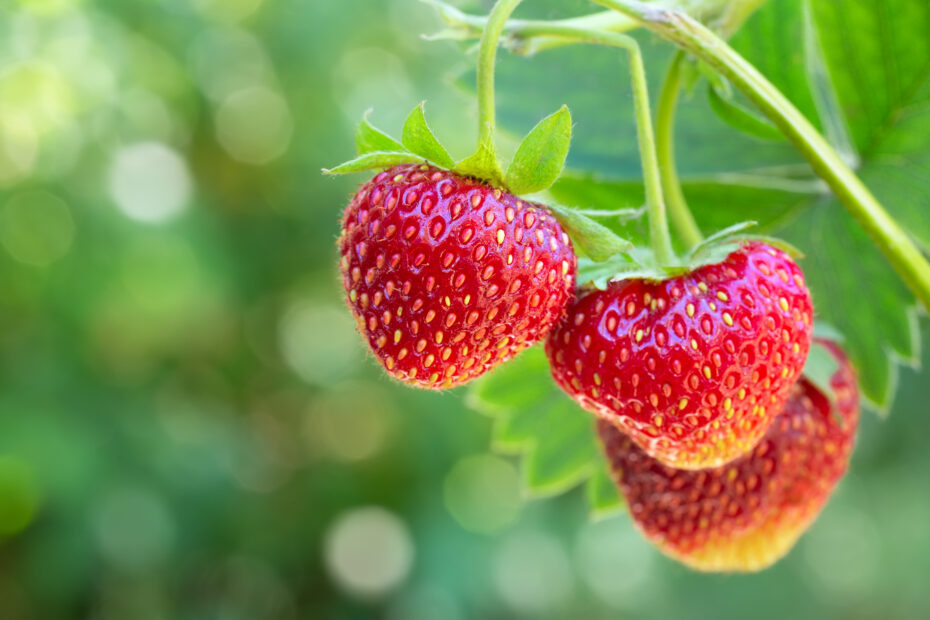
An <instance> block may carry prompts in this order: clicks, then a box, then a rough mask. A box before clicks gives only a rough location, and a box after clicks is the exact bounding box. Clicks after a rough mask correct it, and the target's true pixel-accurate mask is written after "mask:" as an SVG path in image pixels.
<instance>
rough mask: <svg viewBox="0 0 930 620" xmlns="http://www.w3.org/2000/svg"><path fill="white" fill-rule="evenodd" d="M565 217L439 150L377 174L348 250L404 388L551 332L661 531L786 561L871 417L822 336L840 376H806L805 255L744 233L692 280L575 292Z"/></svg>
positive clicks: (739, 565) (751, 559) (371, 338)
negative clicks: (437, 158)
mask: <svg viewBox="0 0 930 620" xmlns="http://www.w3.org/2000/svg"><path fill="white" fill-rule="evenodd" d="M553 212H554V211H552V210H550V209H549V208H547V207H546V206H544V205H540V204H536V203H532V202H527V201H525V200H521V199H520V198H518V197H517V196H515V195H512V194H509V193H507V192H504V191H502V190H500V189H498V188H495V187H493V186H492V185H489V184H488V183H486V182H484V181H480V180H476V179H474V178H472V177H469V176H465V175H462V174H460V173H457V172H453V171H449V170H445V169H442V168H438V167H435V166H433V165H429V164H423V163H402V164H399V165H396V166H393V167H391V168H389V169H388V170H385V171H383V172H380V173H378V174H377V175H376V176H375V177H374V178H373V179H372V180H371V181H369V182H368V183H366V184H365V185H364V186H362V188H361V189H360V190H359V191H358V193H356V195H355V196H354V197H353V198H352V200H351V202H350V204H349V206H348V208H347V209H346V211H345V215H344V218H343V221H342V234H341V236H340V239H339V243H338V245H339V250H340V253H341V262H340V268H341V273H342V278H343V282H344V285H345V289H346V294H347V298H348V305H349V308H350V309H351V311H352V313H353V314H354V316H355V318H356V320H357V322H358V327H359V331H360V332H361V333H362V335H363V336H364V338H365V340H366V341H367V343H368V345H369V346H370V348H371V351H372V352H373V354H374V356H375V358H376V359H377V360H378V361H379V362H380V363H381V365H382V366H383V367H384V368H385V370H386V371H387V372H388V373H389V374H391V375H392V376H393V377H395V378H396V379H398V380H400V381H402V382H404V383H406V384H409V385H412V386H415V387H420V388H427V389H444V388H449V387H453V386H456V385H460V384H463V383H466V382H468V381H470V380H472V379H474V378H476V377H478V376H480V375H482V374H483V373H485V372H487V371H489V370H490V369H492V368H494V367H495V366H497V365H499V364H501V363H503V362H506V361H507V360H509V359H510V358H512V357H513V356H514V355H516V354H517V353H519V352H520V351H521V350H523V349H525V348H526V347H529V346H531V345H533V344H536V343H539V342H542V341H543V340H545V348H546V353H547V355H548V358H549V362H550V367H551V371H552V375H553V377H554V379H555V381H556V383H557V384H558V385H559V386H560V387H561V388H562V389H563V390H564V391H565V392H566V393H567V394H568V395H569V396H570V397H572V398H573V399H574V400H575V401H576V402H577V403H578V404H579V405H580V406H581V407H582V408H584V409H586V410H587V411H590V412H591V413H593V414H594V415H595V416H596V417H597V419H598V423H597V430H598V436H599V437H600V439H601V441H602V443H603V445H604V450H605V454H606V456H607V458H608V461H609V464H610V468H611V470H612V472H613V475H614V478H615V480H616V482H617V484H618V486H619V488H620V491H621V492H622V493H623V495H624V496H625V497H626V499H627V503H628V505H629V506H630V512H631V514H632V516H633V518H634V520H635V522H636V524H637V526H638V527H639V528H640V529H641V530H642V531H643V532H644V534H645V535H646V536H647V537H648V538H649V539H650V540H652V541H653V542H655V544H656V545H657V546H659V548H660V549H662V550H663V551H665V552H667V553H668V554H670V555H672V556H673V557H675V558H678V559H679V560H680V561H682V562H684V563H686V564H688V565H690V566H692V567H695V568H698V569H702V570H727V571H739V570H757V569H759V568H762V567H764V566H767V565H769V564H771V563H772V562H774V561H775V560H776V559H777V558H779V557H780V556H781V555H783V554H784V553H785V552H786V551H787V550H788V549H790V547H791V546H792V544H793V543H794V541H795V540H796V539H797V538H798V536H800V534H801V533H802V532H803V531H804V529H805V528H806V527H807V526H808V525H809V524H810V523H811V521H812V520H813V519H814V518H815V517H816V515H817V513H818V512H819V511H820V509H821V507H822V506H823V504H824V503H825V501H826V500H827V498H828V496H829V494H830V492H831V491H832V488H833V486H834V485H835V484H836V482H837V481H838V480H839V478H840V477H841V476H842V475H843V473H844V472H845V470H846V467H847V464H848V460H849V455H850V453H851V450H852V445H853V440H854V435H855V431H856V426H857V420H858V408H857V407H858V392H857V388H856V379H855V374H854V371H853V370H852V368H851V366H850V365H849V362H848V360H847V359H846V358H845V356H844V355H843V353H842V351H840V349H839V348H838V347H837V346H836V345H835V344H833V343H831V342H826V341H823V342H819V343H818V344H817V346H820V347H823V348H825V349H826V350H828V351H829V355H828V357H829V356H832V358H833V360H834V362H835V364H836V367H837V370H836V372H835V373H833V374H832V376H831V377H830V378H829V381H828V382H827V385H825V386H824V385H821V386H819V387H818V385H817V384H815V382H813V381H811V380H809V379H808V378H806V377H805V376H804V375H803V372H804V369H805V361H806V360H807V357H808V352H809V350H810V348H811V346H812V328H813V306H812V302H811V297H810V294H809V292H808V290H807V288H806V286H805V282H804V276H803V274H802V272H801V269H800V268H799V267H798V266H797V265H796V264H795V263H794V261H793V260H792V259H791V257H790V256H789V255H788V254H786V253H785V252H784V251H782V250H780V249H776V248H775V247H773V246H772V245H769V244H766V243H762V242H758V241H744V242H740V243H737V244H735V245H734V247H733V249H732V250H731V251H729V250H728V251H729V253H728V254H726V255H725V256H723V255H721V259H720V260H718V261H717V262H709V263H707V264H703V265H698V266H695V267H693V268H690V269H688V270H686V271H685V272H678V273H677V275H673V276H663V275H661V274H659V275H657V276H656V277H637V278H626V279H622V278H621V279H617V280H614V281H610V282H608V283H607V284H606V285H605V286H602V287H600V288H598V287H582V289H581V290H579V291H577V292H576V290H575V284H576V278H577V274H576V270H577V261H576V258H575V252H574V247H573V244H572V241H571V240H570V238H569V235H568V234H566V231H565V230H563V227H562V224H560V222H559V220H557V219H556V217H555V216H554V215H553ZM555 212H556V213H557V211H555ZM568 232H572V231H571V230H569V231H568ZM577 241H578V242H579V247H581V243H582V242H583V239H580V238H579V239H577Z"/></svg>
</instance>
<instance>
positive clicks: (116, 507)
mask: <svg viewBox="0 0 930 620" xmlns="http://www.w3.org/2000/svg"><path fill="white" fill-rule="evenodd" d="M94 531H95V533H96V536H97V544H98V545H99V547H100V551H101V552H102V553H103V555H104V556H105V557H106V558H107V560H109V561H110V563H112V564H113V565H114V566H116V567H118V568H121V569H124V570H130V571H136V570H146V569H149V568H153V567H155V566H157V565H158V564H159V563H160V562H162V561H163V560H164V559H165V558H166V557H167V556H168V554H169V553H170V551H171V547H172V545H173V544H174V539H175V525H174V519H173V517H172V515H171V513H170V512H169V511H168V508H167V507H166V506H165V504H164V502H163V501H162V499H161V498H160V497H158V496H157V495H155V494H153V493H152V492H150V491H148V490H145V489H141V488H119V489H116V490H114V491H111V492H110V493H109V494H108V495H107V496H105V497H104V498H103V500H102V501H101V502H100V505H99V507H98V508H97V511H96V514H95V515H94Z"/></svg>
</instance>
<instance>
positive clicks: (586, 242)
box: [549, 205, 633, 262]
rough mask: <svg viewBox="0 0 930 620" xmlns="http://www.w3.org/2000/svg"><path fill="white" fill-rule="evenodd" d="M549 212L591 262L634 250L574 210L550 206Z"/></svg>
mask: <svg viewBox="0 0 930 620" xmlns="http://www.w3.org/2000/svg"><path fill="white" fill-rule="evenodd" d="M549 211H550V212H551V213H552V215H553V216H555V219H557V220H558V221H559V224H561V225H562V228H563V229H564V230H565V232H566V233H568V236H569V237H571V240H572V243H573V244H574V245H575V247H576V248H577V249H580V250H581V251H582V252H584V253H585V255H586V256H588V257H589V258H590V259H591V260H594V261H597V262H602V261H605V260H607V259H608V258H610V257H611V256H613V255H615V254H621V253H624V252H629V251H630V250H632V249H633V244H632V243H630V242H629V241H627V240H626V239H622V238H620V237H619V236H618V235H617V233H615V232H613V231H612V230H610V229H609V228H607V227H606V226H604V225H603V224H601V223H599V222H596V221H595V220H593V219H591V218H590V217H588V216H586V215H582V214H581V213H579V212H578V211H576V210H574V209H568V208H566V207H560V206H558V205H549Z"/></svg>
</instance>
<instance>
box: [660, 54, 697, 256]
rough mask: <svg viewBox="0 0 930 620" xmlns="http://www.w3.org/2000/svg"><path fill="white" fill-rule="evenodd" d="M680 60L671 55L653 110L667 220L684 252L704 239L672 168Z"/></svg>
mask: <svg viewBox="0 0 930 620" xmlns="http://www.w3.org/2000/svg"><path fill="white" fill-rule="evenodd" d="M684 59H685V54H684V52H681V51H679V52H677V53H676V54H675V57H674V58H673V59H672V64H671V65H669V68H668V72H667V73H666V74H665V80H664V81H663V82H662V90H661V92H660V93H659V106H658V108H657V109H656V142H657V144H656V148H657V151H658V156H659V170H660V171H661V174H662V188H663V189H664V190H665V198H666V200H667V204H668V212H669V216H670V217H671V219H672V224H673V225H674V226H675V230H676V231H677V232H678V234H679V235H680V236H681V238H682V239H683V240H684V242H685V244H686V245H687V246H688V248H693V247H694V246H696V245H697V244H699V243H700V242H701V241H703V239H704V238H703V235H701V229H700V228H698V226H697V223H695V221H694V216H693V215H691V210H690V209H689V208H688V202H687V200H686V199H685V195H684V193H683V192H682V191H681V182H680V181H679V179H678V168H677V167H676V166H675V109H676V107H677V105H678V94H679V92H680V91H681V63H682V61H684Z"/></svg>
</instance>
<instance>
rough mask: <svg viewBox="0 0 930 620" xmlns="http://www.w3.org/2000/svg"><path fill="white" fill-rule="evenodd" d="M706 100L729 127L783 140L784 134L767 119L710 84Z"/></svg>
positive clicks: (764, 138) (764, 137)
mask: <svg viewBox="0 0 930 620" xmlns="http://www.w3.org/2000/svg"><path fill="white" fill-rule="evenodd" d="M707 100H708V101H709V102H710V107H711V109H712V110H713V111H714V112H716V113H717V116H719V117H720V119H721V120H722V121H723V122H725V123H726V124H727V125H729V126H730V127H733V128H734V129H737V130H739V131H742V132H743V133H746V134H749V135H750V136H755V137H757V138H762V139H763V140H784V139H785V136H784V134H782V133H781V132H780V131H779V130H778V128H777V127H775V126H774V125H772V124H771V123H770V122H769V121H767V120H766V119H764V118H763V117H761V116H759V115H758V114H756V113H754V112H751V111H750V110H748V109H747V108H744V107H743V106H741V105H739V104H738V103H736V102H735V101H733V100H732V99H728V98H725V97H724V96H723V95H721V94H720V93H719V92H718V91H717V89H716V88H714V87H713V86H712V85H708V86H707Z"/></svg>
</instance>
